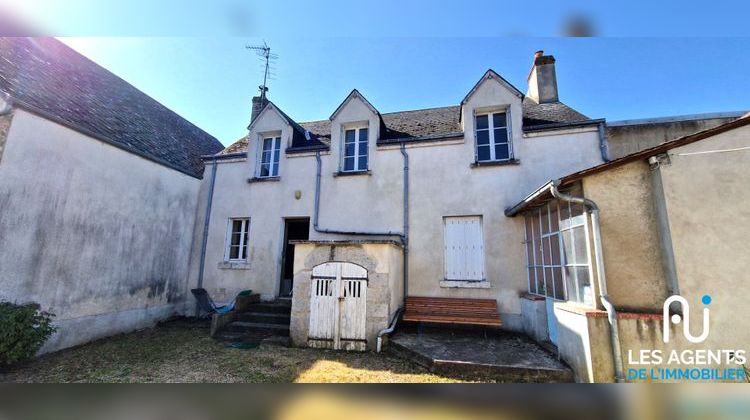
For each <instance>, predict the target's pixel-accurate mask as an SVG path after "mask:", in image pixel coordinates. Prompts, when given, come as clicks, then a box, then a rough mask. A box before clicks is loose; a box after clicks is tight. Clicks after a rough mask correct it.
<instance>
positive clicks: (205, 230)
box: [195, 159, 218, 316]
mask: <svg viewBox="0 0 750 420" xmlns="http://www.w3.org/2000/svg"><path fill="white" fill-rule="evenodd" d="M217 165H218V163H217V159H214V160H213V164H212V165H211V180H210V181H209V184H208V201H207V202H206V216H205V218H204V219H203V238H202V240H201V259H200V265H199V268H198V288H199V289H200V288H202V287H203V272H204V271H205V267H206V245H207V244H208V224H209V222H210V221H211V205H212V204H213V199H214V185H216V166H217ZM195 310H196V316H198V314H199V312H200V308H199V306H198V302H196V303H195Z"/></svg>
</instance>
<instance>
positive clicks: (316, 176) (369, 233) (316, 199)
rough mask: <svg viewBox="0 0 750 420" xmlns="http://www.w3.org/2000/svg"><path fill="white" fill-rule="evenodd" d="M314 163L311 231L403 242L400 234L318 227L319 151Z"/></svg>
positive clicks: (316, 153) (402, 236)
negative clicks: (381, 237) (389, 237)
mask: <svg viewBox="0 0 750 420" xmlns="http://www.w3.org/2000/svg"><path fill="white" fill-rule="evenodd" d="M315 161H316V169H315V211H314V214H313V229H315V231H316V232H318V233H329V234H334V235H354V236H398V237H399V239H401V241H402V242H403V239H404V235H403V234H402V233H401V232H393V231H388V232H355V231H346V230H334V229H325V228H321V227H319V226H318V214H319V213H320V178H321V176H320V172H321V163H320V151H316V152H315Z"/></svg>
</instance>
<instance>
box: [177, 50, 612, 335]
mask: <svg viewBox="0 0 750 420" xmlns="http://www.w3.org/2000/svg"><path fill="white" fill-rule="evenodd" d="M534 60H535V61H534V65H533V67H532V69H531V72H530V75H529V83H530V86H529V89H528V91H529V94H528V95H525V94H524V93H522V92H521V91H519V90H518V89H517V88H515V87H514V86H512V85H511V84H510V83H508V82H507V81H505V80H504V79H503V78H502V77H501V76H500V75H498V74H497V73H495V72H494V71H492V70H489V71H487V72H486V73H485V74H484V75H482V77H481V78H480V80H479V81H478V82H477V83H476V85H475V86H474V87H473V88H472V89H471V90H470V91H469V92H467V95H466V97H465V98H464V99H463V100H462V101H461V102H460V104H459V105H457V106H451V107H444V108H434V109H426V110H416V111H407V112H397V113H388V114H381V113H380V112H379V111H378V110H377V108H376V107H375V106H374V105H373V104H371V103H370V102H369V101H368V100H367V99H366V98H365V97H364V96H363V95H362V94H361V93H359V92H358V91H356V90H355V91H353V92H352V93H351V94H350V95H348V96H347V97H346V98H345V99H344V101H343V102H342V103H341V105H340V106H339V107H338V109H336V110H335V111H334V112H333V113H332V115H331V117H330V119H329V120H327V121H316V122H311V123H296V122H295V121H293V120H292V119H291V118H290V117H289V116H287V115H286V114H285V113H284V112H283V111H282V110H281V109H280V108H279V107H278V106H277V105H276V104H274V103H272V102H268V104H267V105H265V106H263V107H262V110H261V111H260V112H259V113H258V114H257V116H255V117H254V118H253V120H252V123H251V125H250V127H249V134H248V136H247V137H246V138H245V139H243V140H241V141H240V142H238V143H236V144H234V145H232V146H230V147H229V148H227V150H225V151H224V152H222V153H219V154H217V155H215V156H211V157H208V158H207V159H206V162H207V169H206V176H205V177H204V183H203V184H204V185H203V189H204V190H205V191H204V192H203V193H202V194H203V195H204V196H211V200H210V203H211V204H210V213H209V216H208V217H207V218H206V208H207V203H208V200H206V201H205V202H204V203H203V204H202V205H203V209H202V211H201V213H200V215H199V219H203V220H205V221H206V222H207V229H206V232H207V235H206V246H205V248H204V252H205V258H204V260H203V264H202V271H201V269H200V266H201V264H197V265H198V267H197V268H198V270H197V272H196V271H193V273H192V275H193V279H191V283H193V284H199V285H200V286H202V287H205V288H206V289H207V290H208V291H209V293H211V294H212V296H216V297H217V298H218V299H225V300H230V299H231V298H232V296H233V295H234V294H236V293H237V292H238V291H240V290H244V289H252V290H253V291H254V292H258V293H261V294H262V295H263V297H264V299H267V300H271V299H274V298H276V297H277V296H283V295H288V294H289V292H290V291H293V292H294V293H293V296H294V304H293V309H292V318H293V319H292V338H293V339H294V340H295V343H296V344H299V345H308V344H310V343H312V342H313V341H314V340H313V338H314V337H312V336H310V335H309V331H308V329H309V328H310V327H311V326H312V324H311V323H310V322H308V318H309V316H310V312H311V309H310V297H311V295H314V293H311V290H310V284H312V282H314V278H313V279H312V280H311V277H315V276H314V273H313V272H314V268H315V267H316V266H318V265H321V264H324V263H326V262H337V261H341V262H355V264H356V261H357V260H359V261H360V264H356V265H359V266H363V264H362V261H363V260H364V261H369V262H368V263H365V264H364V266H365V267H366V268H367V264H370V269H372V270H375V273H376V274H379V275H382V276H383V278H384V279H387V278H391V277H392V276H393V275H394V274H395V275H396V276H397V277H398V280H397V281H396V280H393V281H391V283H392V286H390V287H385V289H387V291H385V292H379V293H385V295H378V296H380V297H379V298H378V297H377V296H374V297H373V296H372V294H371V295H368V301H367V302H368V306H367V310H366V312H367V319H368V320H370V319H372V320H373V321H372V323H371V322H369V321H368V322H367V328H366V329H367V331H368V333H367V334H366V337H360V338H361V339H363V340H365V341H366V343H367V347H369V348H374V346H375V335H374V334H375V333H376V332H377V330H379V329H382V328H384V327H385V326H387V325H388V323H389V320H390V318H391V317H392V316H393V315H394V313H395V312H396V310H397V309H398V307H399V306H401V305H402V304H401V302H402V300H403V297H404V295H409V296H439V297H457V298H488V299H495V300H497V302H498V307H499V311H500V317H501V319H502V321H503V323H504V326H505V328H507V329H509V330H513V331H523V323H524V321H523V317H522V302H523V300H522V298H521V296H522V295H523V294H524V293H527V292H528V278H527V275H526V270H525V266H524V264H520V263H519V262H522V261H525V259H526V256H525V250H524V247H523V241H524V223H523V221H522V220H519V219H513V218H508V217H506V216H505V214H504V209H505V208H506V207H507V206H508V205H510V203H513V202H516V201H518V200H519V199H520V198H522V197H523V196H524V195H525V194H526V193H527V192H528V191H529V190H530V189H532V188H533V187H535V186H536V185H538V184H540V183H542V182H544V181H545V180H548V179H550V178H553V177H555V176H560V175H561V174H565V173H570V172H576V171H578V170H581V169H584V168H587V167H591V166H595V165H597V164H600V163H602V162H603V161H604V160H603V159H604V157H606V154H605V148H604V147H603V136H602V133H603V126H602V124H603V121H602V120H592V119H589V118H587V117H585V116H583V115H582V114H580V113H578V112H576V111H575V110H573V109H571V108H569V107H567V106H566V105H564V104H563V103H561V102H560V101H559V99H558V94H557V82H556V80H555V79H554V74H555V72H554V65H555V63H554V58H552V57H551V56H545V55H543V54H541V53H540V54H537V56H536V57H535V59H534ZM212 180H213V181H212ZM212 185H213V190H212V191H211V186H212ZM290 235H291V236H290ZM196 240H198V238H196ZM290 241H291V242H294V246H290V245H289V242H290ZM363 249H367V250H369V251H368V252H360V251H362V250H363ZM357 250H359V251H357ZM394 250H396V251H394ZM339 252H340V254H341V255H339ZM291 253H294V255H293V256H292V255H290V254H291ZM300 253H301V254H304V255H305V256H306V257H305V258H308V260H305V258H302V257H301V256H300V255H298V254H300ZM354 254H357V255H354ZM345 255H348V256H349V257H348V258H349V260H347V259H345V258H344V256H345ZM194 257H196V260H198V261H200V254H199V253H198V252H197V251H194ZM386 261H387V263H386ZM193 265H194V266H195V265H196V264H193ZM384 267H387V270H386V269H385V268H384ZM394 271H395V273H394ZM383 281H384V282H386V280H383ZM371 286H372V287H375V283H371ZM377 287H380V286H377ZM368 293H370V289H368ZM560 293H561V294H559V295H558V296H556V297H557V298H561V299H562V298H567V296H564V295H563V294H562V290H561V292H560ZM386 302H387V303H388V304H386ZM308 339H309V340H311V341H309V342H308Z"/></svg>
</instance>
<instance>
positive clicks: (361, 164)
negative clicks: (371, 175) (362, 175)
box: [357, 155, 367, 171]
mask: <svg viewBox="0 0 750 420" xmlns="http://www.w3.org/2000/svg"><path fill="white" fill-rule="evenodd" d="M357 169H359V170H360V171H364V170H366V169H367V155H365V156H360V157H359V167H358V168H357Z"/></svg>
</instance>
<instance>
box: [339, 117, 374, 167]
mask: <svg viewBox="0 0 750 420" xmlns="http://www.w3.org/2000/svg"><path fill="white" fill-rule="evenodd" d="M368 131H369V130H368V129H367V127H352V128H346V129H344V164H343V168H342V170H343V171H344V172H353V171H366V170H367V163H368V162H367V160H368V156H367V146H368V142H367V140H368V139H367V137H368V136H369V132H368Z"/></svg>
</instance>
